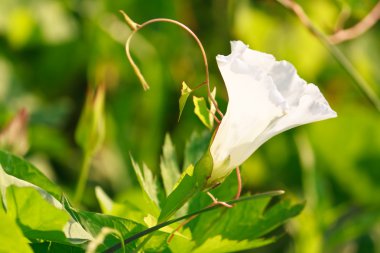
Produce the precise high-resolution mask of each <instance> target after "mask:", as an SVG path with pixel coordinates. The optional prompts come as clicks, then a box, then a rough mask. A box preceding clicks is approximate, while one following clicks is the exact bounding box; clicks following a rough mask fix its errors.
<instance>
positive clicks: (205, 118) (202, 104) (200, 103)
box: [193, 96, 214, 130]
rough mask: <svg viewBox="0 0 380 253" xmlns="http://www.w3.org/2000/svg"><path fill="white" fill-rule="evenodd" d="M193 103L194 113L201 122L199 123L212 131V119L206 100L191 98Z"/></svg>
mask: <svg viewBox="0 0 380 253" xmlns="http://www.w3.org/2000/svg"><path fill="white" fill-rule="evenodd" d="M193 102H194V106H195V108H194V113H195V115H197V116H198V118H199V119H200V120H201V122H202V123H203V124H204V125H205V126H206V127H207V128H208V129H210V130H211V129H212V127H213V125H214V118H213V116H212V114H211V112H210V110H209V109H208V107H207V103H206V100H205V99H204V98H203V97H200V98H199V97H196V96H193Z"/></svg>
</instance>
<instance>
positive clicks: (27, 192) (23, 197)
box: [6, 186, 69, 243]
mask: <svg viewBox="0 0 380 253" xmlns="http://www.w3.org/2000/svg"><path fill="white" fill-rule="evenodd" d="M6 204H7V205H6V209H7V214H8V215H9V216H10V217H12V218H13V219H15V220H16V221H17V223H18V224H19V226H20V227H21V229H22V231H23V233H24V235H25V236H26V237H28V238H30V239H38V240H40V239H42V240H49V241H55V242H61V243H68V241H67V240H66V237H65V234H64V232H63V228H64V226H65V224H66V223H67V222H68V220H69V215H68V214H67V213H66V211H65V210H59V209H57V208H56V207H54V206H53V205H51V204H50V203H49V202H47V201H46V200H45V199H44V198H43V197H42V196H41V194H40V193H39V192H38V191H37V190H36V189H35V188H32V187H16V186H9V187H8V188H7V194H6Z"/></svg>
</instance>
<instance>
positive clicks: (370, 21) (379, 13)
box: [329, 1, 380, 44]
mask: <svg viewBox="0 0 380 253" xmlns="http://www.w3.org/2000/svg"><path fill="white" fill-rule="evenodd" d="M379 19H380V1H379V2H377V4H376V5H375V7H373V9H372V10H371V11H370V12H369V13H368V14H367V16H365V17H364V18H363V19H362V20H361V21H360V22H359V23H357V24H356V25H354V26H352V27H350V28H347V29H342V30H339V31H337V32H336V33H334V34H333V35H331V36H330V37H329V41H330V42H331V43H332V44H339V43H342V42H344V41H347V40H352V39H355V38H357V37H359V36H360V35H362V34H363V33H365V32H366V31H368V30H369V29H370V28H371V27H372V26H374V25H375V24H376V22H377V21H378V20H379Z"/></svg>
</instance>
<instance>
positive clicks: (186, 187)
mask: <svg viewBox="0 0 380 253" xmlns="http://www.w3.org/2000/svg"><path fill="white" fill-rule="evenodd" d="M212 167H213V161H212V157H211V154H210V152H206V153H205V154H204V156H203V157H202V159H201V160H199V162H198V163H197V164H196V165H195V166H194V172H193V174H192V175H189V174H186V175H185V176H184V177H183V178H182V180H181V181H180V183H179V184H178V186H177V187H176V188H175V189H174V191H173V192H172V193H171V194H170V195H169V196H168V198H167V199H166V202H165V203H164V205H163V207H162V210H161V213H160V216H159V218H158V221H159V222H163V221H166V220H167V219H169V218H170V217H171V216H172V215H173V214H174V213H175V212H176V211H177V210H178V209H180V208H181V207H182V206H183V205H184V204H185V203H186V202H187V201H188V200H189V199H190V198H191V197H193V196H194V195H195V194H197V193H199V192H200V191H202V190H203V189H204V187H205V185H206V183H207V179H208V178H209V176H210V175H211V171H212Z"/></svg>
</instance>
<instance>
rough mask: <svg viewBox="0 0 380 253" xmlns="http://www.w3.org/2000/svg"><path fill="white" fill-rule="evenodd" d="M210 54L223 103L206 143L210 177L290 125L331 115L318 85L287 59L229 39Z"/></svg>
mask: <svg viewBox="0 0 380 253" xmlns="http://www.w3.org/2000/svg"><path fill="white" fill-rule="evenodd" d="M231 50H232V52H231V54H230V55H228V56H223V55H218V56H217V57H216V59H217V63H218V67H219V70H220V72H221V73H222V77H223V79H224V82H225V83H226V87H227V92H228V98H229V103H228V106H227V112H226V114H225V116H224V118H223V120H222V122H221V124H220V126H219V128H218V129H217V133H216V135H215V138H214V141H213V143H212V145H211V155H212V157H213V160H214V168H213V171H212V175H211V178H210V179H209V183H210V184H212V183H215V182H218V181H220V180H222V179H223V178H224V177H225V176H227V175H228V174H229V173H230V172H231V171H232V170H233V169H234V168H235V167H237V166H239V165H241V164H242V163H243V162H244V161H245V160H246V159H247V158H248V157H249V156H251V154H252V153H253V152H254V151H255V150H256V149H257V148H259V147H260V146H261V145H262V144H263V143H264V142H266V141H267V140H268V139H270V138H271V137H273V136H274V135H276V134H278V133H281V132H283V131H286V130H288V129H290V128H293V127H296V126H299V125H303V124H307V123H310V122H314V121H319V120H324V119H328V118H333V117H336V113H335V112H334V111H333V110H332V109H331V108H330V106H329V104H328V103H327V101H326V99H325V98H324V97H323V95H322V94H321V92H320V91H319V89H318V87H317V86H315V85H314V84H307V83H306V82H305V81H304V80H303V79H301V78H300V77H299V76H298V75H297V71H296V69H295V68H294V67H293V65H292V64H290V63H289V62H287V61H276V59H275V58H274V57H273V56H272V55H270V54H265V53H262V52H258V51H255V50H252V49H249V48H248V46H247V45H245V44H244V43H242V42H241V41H232V42H231Z"/></svg>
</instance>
